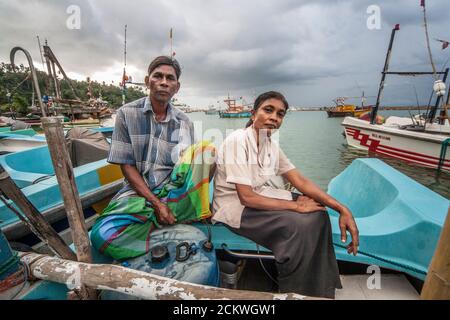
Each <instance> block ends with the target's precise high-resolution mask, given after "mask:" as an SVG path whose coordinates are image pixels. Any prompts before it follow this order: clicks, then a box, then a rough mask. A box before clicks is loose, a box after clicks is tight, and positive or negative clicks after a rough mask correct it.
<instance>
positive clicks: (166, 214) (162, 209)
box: [154, 202, 177, 224]
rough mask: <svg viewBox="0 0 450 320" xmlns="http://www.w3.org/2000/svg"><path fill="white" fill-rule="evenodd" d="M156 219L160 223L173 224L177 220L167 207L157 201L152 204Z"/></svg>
mask: <svg viewBox="0 0 450 320" xmlns="http://www.w3.org/2000/svg"><path fill="white" fill-rule="evenodd" d="M154 208H155V214H156V219H158V222H159V223H161V224H174V223H175V222H177V219H176V218H175V216H174V215H173V213H172V211H170V209H169V207H168V206H167V205H166V204H164V203H162V202H158V203H156V204H154Z"/></svg>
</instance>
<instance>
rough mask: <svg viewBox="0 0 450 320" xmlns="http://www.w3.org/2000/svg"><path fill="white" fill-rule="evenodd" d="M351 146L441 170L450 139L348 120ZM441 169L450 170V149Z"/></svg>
mask: <svg viewBox="0 0 450 320" xmlns="http://www.w3.org/2000/svg"><path fill="white" fill-rule="evenodd" d="M342 126H344V128H345V129H344V132H345V138H346V140H347V143H348V145H350V146H352V147H355V148H358V149H364V150H368V151H369V152H374V153H378V154H381V155H385V156H389V157H392V158H396V159H399V160H402V161H405V162H407V163H410V164H414V165H420V166H424V167H428V168H433V169H437V168H438V165H439V161H440V156H441V152H442V148H443V143H445V140H446V139H447V137H446V136H443V135H435V134H431V133H424V132H414V131H407V130H403V129H398V128H393V127H386V126H383V125H372V124H370V123H369V122H367V121H364V120H359V119H354V118H350V117H346V118H345V119H344V121H343V122H342ZM441 169H442V170H444V171H450V148H449V151H448V152H447V154H446V155H445V157H444V158H443V162H442V166H441Z"/></svg>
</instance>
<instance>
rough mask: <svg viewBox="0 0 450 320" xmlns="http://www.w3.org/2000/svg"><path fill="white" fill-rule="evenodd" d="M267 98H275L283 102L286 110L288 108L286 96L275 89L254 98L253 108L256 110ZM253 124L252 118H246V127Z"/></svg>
mask: <svg viewBox="0 0 450 320" xmlns="http://www.w3.org/2000/svg"><path fill="white" fill-rule="evenodd" d="M269 99H277V100H280V101H281V102H283V104H284V107H285V108H286V111H287V110H288V109H289V103H288V102H287V100H286V98H285V97H284V96H283V95H282V94H281V93H279V92H277V91H268V92H264V93H261V94H260V95H259V96H258V97H257V98H256V100H255V103H254V104H253V110H254V111H256V110H258V108H259V107H260V106H261V105H262V104H263V102H264V101H266V100H269ZM252 124H253V120H252V119H250V120H248V122H247V124H246V125H245V127H246V128H248V127H250V126H251V125H252Z"/></svg>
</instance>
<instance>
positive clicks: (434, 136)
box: [342, 24, 450, 171]
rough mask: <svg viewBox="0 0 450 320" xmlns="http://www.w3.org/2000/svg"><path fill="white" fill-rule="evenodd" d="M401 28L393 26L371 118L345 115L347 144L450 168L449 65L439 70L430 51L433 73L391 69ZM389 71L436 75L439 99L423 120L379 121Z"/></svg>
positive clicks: (443, 168) (394, 119)
mask: <svg viewBox="0 0 450 320" xmlns="http://www.w3.org/2000/svg"><path fill="white" fill-rule="evenodd" d="M425 27H426V24H425ZM398 30H400V26H399V25H398V24H397V25H395V27H394V28H393V29H392V33H391V39H390V43H389V47H388V51H387V54H386V60H385V64H384V69H383V71H382V77H381V81H380V85H379V89H378V96H377V102H376V105H375V107H374V108H373V109H372V113H371V117H370V121H365V120H361V119H355V118H352V117H345V119H344V121H343V122H342V126H344V128H345V129H344V133H345V137H346V140H347V143H348V145H349V146H352V147H356V148H359V149H365V150H368V151H369V152H375V153H379V154H382V155H386V156H390V157H393V158H397V159H400V160H403V161H406V162H408V163H412V164H417V165H421V166H425V167H429V168H433V169H437V170H438V171H439V170H445V171H450V152H447V146H448V145H449V144H450V125H449V117H448V116H447V106H448V103H449V98H450V94H449V95H448V96H447V100H446V102H444V100H443V99H444V98H445V97H444V95H445V82H446V80H447V75H448V72H449V68H447V69H445V71H444V72H438V71H436V68H435V66H434V64H433V62H432V59H431V52H429V53H430V61H431V65H432V69H433V71H432V72H390V71H388V68H389V59H390V56H391V51H392V45H393V41H394V36H395V33H396V31H398ZM426 32H427V31H426ZM387 74H396V75H402V76H405V75H406V76H416V75H433V76H434V79H435V81H434V85H433V90H434V93H435V95H436V101H435V104H434V106H432V107H430V108H428V110H427V114H426V116H425V118H424V119H421V118H417V117H412V116H411V118H401V117H391V118H388V119H387V120H386V123H384V124H377V123H376V118H377V111H378V107H379V105H380V98H381V93H382V90H383V88H384V82H385V77H386V75H387ZM440 75H443V79H442V80H440V79H439V77H440ZM439 107H441V108H442V111H441V114H440V116H439V117H436V113H437V110H438V109H439ZM436 119H438V120H439V122H438V123H436V121H435V120H436Z"/></svg>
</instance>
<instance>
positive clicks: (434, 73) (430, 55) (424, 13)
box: [423, 1, 439, 81]
mask: <svg viewBox="0 0 450 320" xmlns="http://www.w3.org/2000/svg"><path fill="white" fill-rule="evenodd" d="M423 23H424V27H425V36H426V40H427V48H428V56H429V58H430V63H431V68H432V69H433V76H434V80H436V81H437V80H439V77H438V75H437V74H436V67H435V66H434V62H433V56H432V54H431V48H430V37H429V36H428V24H427V15H426V9H425V1H424V2H423Z"/></svg>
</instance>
